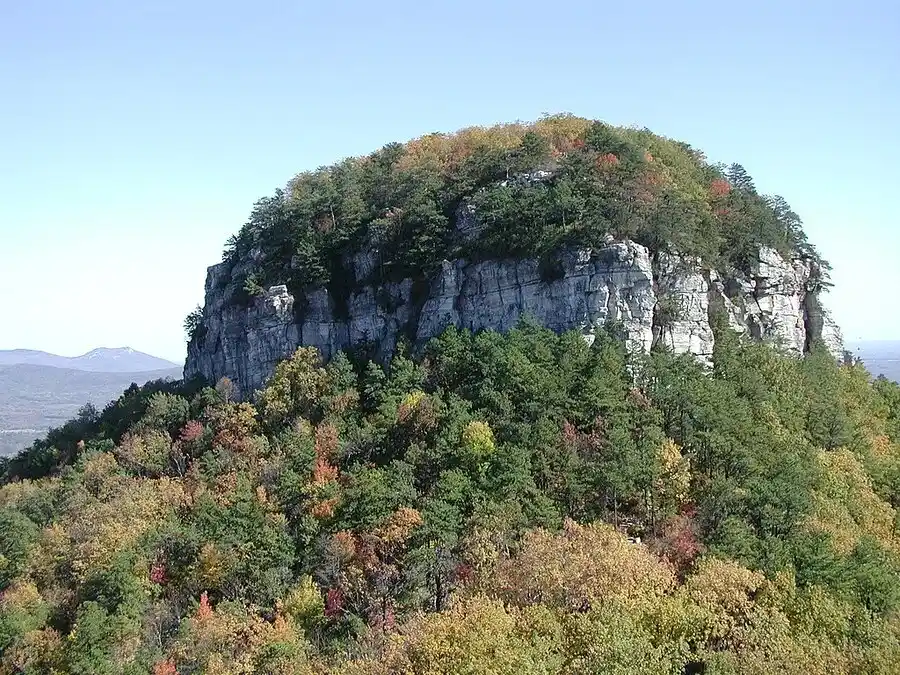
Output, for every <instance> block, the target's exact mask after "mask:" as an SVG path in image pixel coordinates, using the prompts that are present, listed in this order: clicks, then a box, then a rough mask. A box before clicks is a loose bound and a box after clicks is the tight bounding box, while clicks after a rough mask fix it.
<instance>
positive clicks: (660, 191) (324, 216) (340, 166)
mask: <svg viewBox="0 0 900 675" xmlns="http://www.w3.org/2000/svg"><path fill="white" fill-rule="evenodd" d="M467 213H468V214H474V215H473V217H474V218H475V219H476V220H477V225H478V227H477V228H476V229H477V237H475V238H472V237H460V236H459V234H460V233H459V231H458V229H457V225H458V224H459V221H460V219H461V218H464V217H466V216H465V214H467ZM609 235H612V236H613V237H616V238H620V239H621V238H630V239H633V240H635V241H637V242H638V243H640V244H643V245H645V246H648V247H649V248H650V249H651V250H652V251H658V250H675V251H678V252H680V253H682V254H685V255H693V256H699V257H701V258H702V259H703V261H704V262H705V263H706V264H707V265H709V266H711V267H714V268H717V269H723V268H734V269H737V270H744V269H746V268H748V266H749V265H750V264H751V263H752V262H753V260H754V259H755V258H756V256H757V255H758V250H759V247H760V246H769V247H772V248H774V249H777V250H778V251H780V252H781V253H782V254H783V255H784V256H785V257H790V256H801V257H807V258H811V259H814V260H816V261H817V262H818V263H819V264H820V267H823V269H827V264H825V263H824V262H823V261H821V260H819V258H818V255H817V254H816V252H815V249H814V248H813V247H812V245H811V244H809V243H808V242H807V240H806V237H805V235H804V233H803V228H802V224H801V221H800V218H799V217H798V216H797V214H796V213H794V212H793V211H792V210H791V208H790V206H789V205H788V203H787V202H786V201H785V200H784V199H783V198H781V197H766V196H763V195H760V194H759V193H758V192H757V190H756V187H755V186H754V183H753V180H752V178H751V177H750V176H749V175H748V173H747V171H746V170H745V169H744V168H743V167H741V166H740V165H738V164H732V165H731V166H728V167H726V166H724V165H713V164H710V163H708V162H707V161H706V158H705V157H704V155H703V153H702V152H700V151H698V150H696V149H694V148H692V147H691V146H690V145H688V144H686V143H682V142H678V141H673V140H670V139H667V138H663V137H661V136H658V135H655V134H653V133H652V132H650V131H649V130H647V129H635V128H622V127H613V126H610V125H608V124H605V123H603V122H599V121H592V120H587V119H583V118H579V117H575V116H572V115H552V116H545V117H543V118H542V119H540V120H538V121H537V122H534V123H532V124H524V123H517V124H503V125H498V126H494V127H490V128H484V127H472V128H468V129H463V130H461V131H458V132H456V133H452V134H442V133H434V134H429V135H426V136H423V137H421V138H417V139H415V140H412V141H409V142H408V143H405V144H401V143H391V144H389V145H386V146H385V147H383V148H381V149H380V150H378V151H376V152H373V153H372V154H370V155H367V156H365V157H355V158H350V159H345V160H343V161H341V162H338V163H336V164H334V165H332V166H327V167H322V168H319V169H317V170H315V171H309V172H305V173H301V174H299V175H297V176H296V177H294V178H293V179H292V180H291V181H290V182H289V184H288V185H287V187H286V188H285V189H283V190H281V189H280V190H277V191H276V192H275V194H274V195H272V196H269V197H266V198H263V199H260V200H259V201H258V202H257V203H256V205H255V207H254V209H253V211H252V214H251V216H250V218H249V220H248V222H247V223H246V224H245V225H244V226H243V227H242V228H241V229H240V231H239V232H238V233H237V234H236V235H234V236H233V237H232V238H231V239H230V240H229V242H228V245H227V247H226V250H225V253H224V260H225V262H226V263H227V264H229V265H230V266H232V267H234V266H236V265H239V268H240V270H241V274H242V275H243V290H242V291H241V293H240V294H239V295H240V296H241V297H242V298H243V299H244V300H246V298H247V294H249V295H250V296H252V295H254V294H258V293H261V292H262V290H263V289H264V288H266V287H268V286H270V285H273V284H287V285H288V287H289V289H290V290H291V291H292V292H294V293H295V294H297V293H299V292H300V291H301V290H302V289H303V288H305V287H308V286H315V285H319V286H321V285H326V286H329V287H330V288H331V290H332V292H333V295H335V297H341V296H343V295H345V294H346V293H347V292H348V288H347V286H348V284H350V283H351V282H350V281H348V279H347V277H348V274H347V268H348V266H349V265H348V259H349V257H350V256H352V254H353V253H354V252H356V251H361V250H365V251H368V252H373V253H376V254H377V265H376V266H375V268H374V269H373V270H372V271H371V275H370V276H371V278H370V279H368V280H366V281H368V282H371V283H377V282H380V281H385V280H396V279H398V278H403V277H411V278H417V277H418V278H421V277H427V276H428V275H429V274H430V273H431V272H432V271H433V270H434V269H436V268H437V267H438V266H439V265H440V263H441V261H442V260H444V259H454V258H458V257H465V258H467V259H484V258H502V257H543V256H549V255H552V254H553V253H554V252H555V251H557V250H558V249H560V248H562V247H567V246H588V247H590V246H598V245H602V244H603V242H604V241H605V238H606V237H607V236H609ZM240 299H241V298H237V300H240Z"/></svg>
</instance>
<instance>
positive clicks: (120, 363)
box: [0, 347, 178, 373]
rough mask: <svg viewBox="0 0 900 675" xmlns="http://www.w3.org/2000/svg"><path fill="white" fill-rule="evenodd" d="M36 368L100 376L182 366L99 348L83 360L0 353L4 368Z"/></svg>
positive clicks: (43, 354)
mask: <svg viewBox="0 0 900 675" xmlns="http://www.w3.org/2000/svg"><path fill="white" fill-rule="evenodd" d="M15 365H34V366H50V367H53V368H68V369H70V370H84V371H90V372H97V373H140V372H149V371H154V370H169V369H172V368H177V367H178V364H176V363H173V362H171V361H167V360H165V359H160V358H157V357H155V356H151V355H150V354H145V353H143V352H139V351H136V350H134V349H131V348H130V347H118V348H115V349H108V348H103V347H101V348H98V349H93V350H91V351H89V352H88V353H87V354H82V355H81V356H73V357H68V356H58V355H57V354H49V353H47V352H42V351H36V350H31V349H12V350H0V366H15Z"/></svg>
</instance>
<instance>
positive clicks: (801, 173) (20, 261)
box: [0, 0, 900, 360]
mask: <svg viewBox="0 0 900 675" xmlns="http://www.w3.org/2000/svg"><path fill="white" fill-rule="evenodd" d="M326 4H327V5H328V6H327V7H326ZM144 5H146V6H151V5H152V8H150V7H144ZM898 73H900V9H898V3H897V2H896V0H883V1H881V2H877V1H869V0H860V1H856V2H841V3H837V2H832V1H830V0H824V1H817V2H813V1H811V0H810V1H791V0H782V1H781V2H769V1H765V2H759V1H753V2H743V3H731V2H722V1H719V2H691V1H688V2H683V3H675V2H668V1H665V2H662V1H648V2H640V3H632V2H624V1H623V2H616V3H610V2H598V1H596V0H595V1H593V2H587V1H584V2H581V1H578V2H574V1H573V2H567V1H565V0H563V1H559V2H540V3H537V2H530V1H524V0H519V1H517V2H489V1H487V0H482V1H480V2H471V1H468V0H465V1H462V2H453V3H449V2H447V3H426V2H421V0H419V1H417V2H390V1H382V2H377V3H369V2H366V3H363V2H358V3H350V2H334V3H324V2H317V3H313V2H267V1H265V0H260V1H258V2H253V3H250V2H232V1H230V0H218V1H217V2H191V1H190V0H185V1H180V2H172V1H170V0H162V1H160V2H153V3H140V2H125V1H124V0H122V1H120V0H109V1H106V2H101V1H99V0H80V1H78V2H76V1H75V0H69V1H66V2H63V1H61V0H42V1H35V2H13V1H12V0H0V102H2V105H0V299H2V303H3V307H2V309H0V317H2V318H0V349H2V348H14V347H28V348H35V349H44V350H48V351H53V352H57V353H62V354H66V355H73V354H76V353H79V352H84V351H87V350H88V349H90V348H92V347H95V346H122V345H129V346H132V347H134V348H136V349H141V350H145V351H148V352H152V353H154V354H157V355H159V356H164V357H168V358H171V359H178V360H180V359H182V358H183V356H184V344H183V337H182V329H181V322H182V319H183V317H184V315H185V314H186V313H187V312H188V311H189V310H190V309H191V308H192V307H193V306H194V305H196V304H197V303H198V302H199V301H200V300H201V299H202V293H203V281H204V277H205V270H206V266H207V265H209V264H212V263H215V262H217V261H218V260H219V257H220V252H221V249H222V245H223V243H224V241H225V239H226V238H227V237H228V235H229V234H231V233H233V232H234V231H236V230H237V228H238V227H239V226H240V225H241V223H242V222H244V220H245V219H246V217H247V215H248V213H249V211H250V207H251V205H252V203H253V202H254V201H255V200H256V199H257V198H258V197H260V196H263V195H265V194H270V193H271V192H272V191H273V190H274V188H276V187H278V186H280V185H283V184H284V183H285V182H286V181H287V180H288V179H289V178H290V177H291V176H292V175H293V174H294V173H296V172H298V171H300V170H303V169H309V168H314V167H316V166H319V165H322V164H326V163H330V162H332V161H334V160H337V159H340V158H342V157H344V156H348V155H357V154H362V153H365V152H368V151H370V150H373V149H375V148H377V147H379V146H381V145H383V144H384V143H386V142H389V141H393V140H405V139H408V138H411V137H414V136H417V135H420V134H422V133H427V132H431V131H450V130H453V129H456V128H459V127H462V126H467V125H471V124H489V123H494V122H501V121H511V120H515V119H533V118H536V117H538V116H539V115H540V114H541V113H543V112H572V113H575V114H578V115H582V116H586V117H594V118H599V119H603V120H606V121H609V122H612V123H616V124H638V125H641V126H648V127H650V128H651V129H652V130H654V131H656V132H658V133H662V134H665V135H667V136H672V137H675V138H678V139H681V140H685V141H687V142H689V143H691V144H692V145H694V146H696V147H699V148H701V149H703V150H704V151H705V152H706V153H707V155H708V156H709V158H710V159H711V160H713V161H725V162H732V161H738V162H740V163H742V164H743V165H744V166H745V167H746V168H747V169H748V170H749V171H750V173H751V174H752V175H753V176H754V178H755V180H756V183H757V186H758V187H759V188H760V189H761V190H762V191H764V192H773V193H780V194H782V195H784V196H785V197H786V198H787V199H788V201H789V202H790V203H791V204H792V206H793V207H794V209H795V210H796V211H797V212H798V213H799V214H800V215H801V217H802V218H803V219H804V221H805V223H806V229H807V232H808V234H809V236H810V239H811V240H812V241H813V242H814V243H816V244H817V245H818V246H819V248H820V250H821V251H822V252H823V253H824V255H825V256H826V257H827V258H829V259H830V260H831V261H832V263H833V265H834V274H833V279H834V282H835V284H836V288H835V290H834V291H833V292H832V294H831V298H830V305H831V306H832V307H833V309H834V313H835V315H836V317H837V319H838V320H839V322H840V323H841V324H842V325H843V326H844V328H845V333H846V334H847V336H848V337H849V338H857V337H865V338H900V311H898V308H897V300H896V298H897V289H898V287H900V264H898V261H900V207H898V203H900V202H898V192H900V170H898V156H900V75H898Z"/></svg>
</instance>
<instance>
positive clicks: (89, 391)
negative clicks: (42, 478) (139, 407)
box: [0, 352, 181, 456]
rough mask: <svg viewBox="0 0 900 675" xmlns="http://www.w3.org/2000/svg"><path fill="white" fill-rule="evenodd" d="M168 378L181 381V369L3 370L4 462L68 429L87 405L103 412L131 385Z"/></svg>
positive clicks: (0, 419)
mask: <svg viewBox="0 0 900 675" xmlns="http://www.w3.org/2000/svg"><path fill="white" fill-rule="evenodd" d="M26 353H30V354H34V353H35V352H26ZM36 353H37V354H41V353H42V352H36ZM8 354H9V352H5V353H4V356H7V355H8ZM48 356H52V355H48ZM143 356H146V355H143ZM58 358H59V357H58ZM101 358H102V357H101ZM149 358H150V359H153V357H149ZM156 360H157V361H160V362H162V363H168V362H167V361H163V360H162V359H156ZM107 363H109V362H107ZM146 363H149V361H146ZM98 365H99V362H98ZM165 378H172V379H179V378H181V368H180V367H169V368H165V369H158V370H146V371H142V372H131V373H120V372H91V371H88V370H75V369H72V368H59V367H54V366H47V365H34V364H29V363H24V364H21V363H20V364H16V365H0V456H3V455H11V454H14V453H16V452H18V451H19V450H22V449H23V448H25V447H27V446H28V445H30V444H31V442H32V441H34V440H35V439H36V438H39V437H41V436H43V435H44V434H45V433H46V432H47V430H48V429H50V428H51V427H57V426H60V425H62V424H64V423H65V422H66V421H67V420H69V419H71V418H72V417H74V416H75V414H76V413H77V412H78V409H79V408H80V407H81V406H83V405H84V404H85V403H88V402H90V403H93V404H94V405H95V406H97V407H98V408H103V406H104V405H106V403H107V402H108V401H110V400H112V399H114V398H116V397H118V396H119V395H120V394H121V393H122V392H123V391H124V390H125V389H127V388H128V387H129V386H130V385H131V383H132V382H136V383H138V384H143V383H145V382H148V381H150V380H158V379H165Z"/></svg>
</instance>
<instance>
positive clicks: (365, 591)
mask: <svg viewBox="0 0 900 675" xmlns="http://www.w3.org/2000/svg"><path fill="white" fill-rule="evenodd" d="M634 373H638V377H637V379H635V377H634ZM0 472H2V480H0V673H47V672H60V673H62V672H66V673H146V672H152V673H154V674H156V675H162V674H166V675H172V674H175V673H182V674H185V673H255V672H266V673H275V672H278V673H325V672H335V673H346V674H350V673H354V674H360V675H362V674H376V673H378V674H385V675H386V674H387V673H484V672H491V673H502V674H506V673H510V674H513V673H515V674H519V673H548V674H549V673H573V674H574V673H586V672H611V673H641V674H643V673H647V674H651V673H654V674H655V673H672V674H673V675H674V674H677V673H699V672H706V673H769V672H787V673H798V674H800V673H802V674H803V675H813V674H815V673H823V674H825V673H827V674H828V675H834V674H837V673H892V672H896V664H897V663H898V662H900V614H898V611H900V583H898V582H900V537H898V530H897V527H898V517H897V513H898V511H897V507H898V506H900V387H898V386H897V385H895V384H893V383H888V382H887V381H877V382H875V383H874V384H872V383H871V382H870V381H869V378H868V375H867V373H866V372H865V371H864V370H863V369H862V367H861V366H858V365H857V366H844V367H838V365H837V364H836V363H835V362H834V360H833V359H832V358H831V357H830V356H828V355H827V354H824V353H819V352H814V353H811V354H809V355H807V356H806V357H804V358H803V359H794V358H788V357H785V356H782V355H779V354H778V353H777V352H776V351H774V350H773V349H771V348H770V347H767V346H764V345H759V344H742V343H741V342H740V340H739V339H738V337H737V336H735V335H734V334H731V333H730V332H729V331H727V330H725V331H723V332H722V334H721V335H720V336H719V337H718V339H717V341H716V354H715V367H714V369H713V372H712V373H706V371H704V370H703V369H702V368H701V367H700V366H698V365H697V364H696V363H694V362H693V361H692V360H691V359H690V358H689V357H686V356H682V357H675V356H672V355H671V354H667V353H654V354H651V355H643V356H628V355H627V354H626V352H625V350H624V348H623V346H622V344H621V343H620V342H619V341H618V340H617V339H616V338H615V337H614V336H612V335H601V336H600V337H599V338H598V339H597V341H596V342H595V343H594V344H593V345H592V346H588V345H587V344H585V342H584V341H583V340H582V339H581V337H580V336H579V335H577V334H574V333H570V334H564V335H555V334H554V333H552V332H551V331H548V330H546V329H543V328H540V327H538V326H535V325H532V324H529V323H523V324H522V325H521V326H520V327H519V328H518V329H516V330H514V331H512V332H511V333H509V334H508V335H505V336H504V335H500V334H497V333H493V332H489V331H488V332H483V333H480V334H478V335H471V334H469V333H466V332H461V331H458V330H456V329H449V330H448V331H447V332H446V333H445V334H444V335H443V336H441V337H440V338H437V339H435V340H433V341H432V342H431V343H430V344H429V345H428V346H427V348H426V350H425V352H424V353H423V354H422V355H421V357H417V358H415V359H413V358H409V357H407V356H405V355H404V354H403V353H402V352H401V353H399V354H398V355H397V356H396V357H395V358H394V360H393V361H392V362H391V363H390V364H389V366H388V367H383V366H381V365H379V364H376V363H362V362H359V363H353V362H351V361H350V360H349V359H347V358H346V357H344V356H338V357H336V358H335V359H333V360H332V361H331V362H329V363H327V364H322V363H320V361H319V358H318V355H317V354H316V353H315V351H314V350H312V349H309V348H301V349H299V350H298V351H297V353H296V354H295V355H294V357H293V358H292V359H290V360H288V361H286V362H284V363H282V364H281V365H279V366H278V368H277V370H276V372H275V374H274V376H273V378H272V379H271V381H270V382H269V384H268V386H267V387H266V388H265V389H264V390H263V391H261V392H259V394H258V395H257V397H256V399H255V400H254V401H253V402H252V403H251V402H235V401H233V400H232V391H231V387H230V386H229V383H228V382H227V381H222V382H220V383H218V385H217V386H216V387H215V388H209V387H201V386H199V385H195V386H189V385H186V384H173V383H156V384H152V385H149V386H147V387H144V388H138V387H133V388H132V389H130V390H129V391H128V392H126V394H125V395H123V397H122V398H121V399H119V400H118V401H117V402H115V403H113V404H111V405H110V406H108V407H107V408H106V409H105V410H103V411H102V412H98V411H95V410H91V409H87V410H85V411H84V412H83V414H82V415H81V416H80V418H79V419H78V420H74V421H73V422H71V423H70V424H69V425H67V426H66V427H64V428H62V429H60V430H58V431H56V432H54V433H53V434H51V436H50V437H48V438H47V439H46V441H43V442H41V443H38V444H36V445H35V446H34V447H33V448H32V449H31V450H30V451H28V452H26V453H24V454H22V455H20V456H19V457H17V458H15V459H12V460H9V461H6V462H5V463H3V464H2V465H0ZM628 537H630V538H631V539H632V540H637V539H638V538H639V539H640V542H639V543H634V541H630V540H629V538H628Z"/></svg>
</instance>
